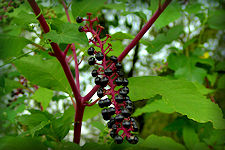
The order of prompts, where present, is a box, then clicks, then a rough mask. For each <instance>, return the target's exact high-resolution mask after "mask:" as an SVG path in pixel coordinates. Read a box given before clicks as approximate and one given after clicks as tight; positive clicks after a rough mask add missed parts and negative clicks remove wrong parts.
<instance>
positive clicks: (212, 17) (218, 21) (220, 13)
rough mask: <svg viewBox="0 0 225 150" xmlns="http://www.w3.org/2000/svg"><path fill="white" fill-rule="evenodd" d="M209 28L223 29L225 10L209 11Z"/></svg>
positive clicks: (224, 27)
mask: <svg viewBox="0 0 225 150" xmlns="http://www.w3.org/2000/svg"><path fill="white" fill-rule="evenodd" d="M208 24H209V27H210V28H212V29H217V30H224V29H225V10H223V9H218V10H209V19H208Z"/></svg>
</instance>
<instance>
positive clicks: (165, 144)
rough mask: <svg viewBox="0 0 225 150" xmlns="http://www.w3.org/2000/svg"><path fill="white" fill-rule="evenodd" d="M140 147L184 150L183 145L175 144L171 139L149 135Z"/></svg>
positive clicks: (160, 149)
mask: <svg viewBox="0 0 225 150" xmlns="http://www.w3.org/2000/svg"><path fill="white" fill-rule="evenodd" d="M141 146H143V147H146V148H154V149H158V150H168V149H171V150H185V147H184V146H183V145H181V144H179V143H176V142H175V141H174V140H173V139H171V138H169V137H160V136H157V135H150V136H149V137H147V139H146V140H145V141H144V142H143V144H142V145H141Z"/></svg>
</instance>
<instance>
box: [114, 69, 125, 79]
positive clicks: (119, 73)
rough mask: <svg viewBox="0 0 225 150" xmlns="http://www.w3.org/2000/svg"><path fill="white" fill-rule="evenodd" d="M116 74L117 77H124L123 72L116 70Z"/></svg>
mask: <svg viewBox="0 0 225 150" xmlns="http://www.w3.org/2000/svg"><path fill="white" fill-rule="evenodd" d="M116 73H117V74H118V76H120V77H123V76H124V72H123V71H122V70H117V71H116Z"/></svg>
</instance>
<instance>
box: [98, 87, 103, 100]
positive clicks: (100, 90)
mask: <svg viewBox="0 0 225 150" xmlns="http://www.w3.org/2000/svg"><path fill="white" fill-rule="evenodd" d="M97 95H98V97H99V98H102V97H103V96H104V92H103V89H102V88H99V89H98V91H97Z"/></svg>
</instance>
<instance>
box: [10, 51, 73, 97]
mask: <svg viewBox="0 0 225 150" xmlns="http://www.w3.org/2000/svg"><path fill="white" fill-rule="evenodd" d="M14 64H15V66H16V68H17V69H18V70H19V72H21V74H23V75H24V76H25V77H26V78H27V79H28V80H29V81H31V82H32V83H33V84H37V85H40V86H42V87H45V88H48V89H52V90H56V91H64V92H67V93H69V94H71V93H72V91H71V88H70V86H69V83H68V81H67V79H66V76H65V74H64V72H63V70H62V67H61V65H60V64H59V62H58V61H57V60H56V59H50V60H43V59H42V58H41V57H40V56H38V55H35V56H28V57H23V58H21V59H19V60H16V61H15V63H14Z"/></svg>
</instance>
